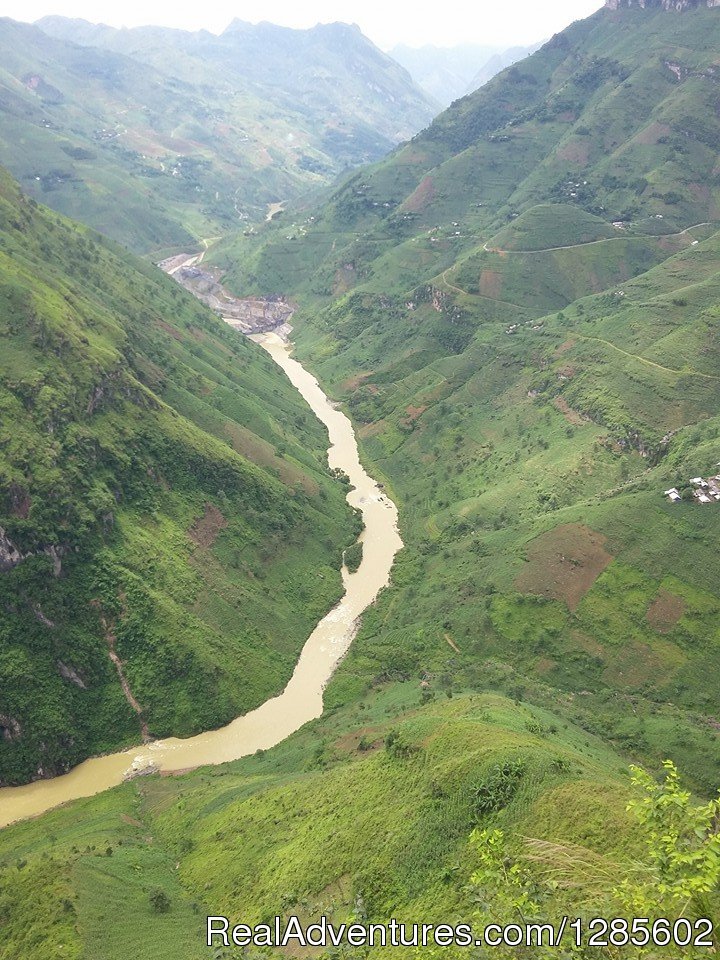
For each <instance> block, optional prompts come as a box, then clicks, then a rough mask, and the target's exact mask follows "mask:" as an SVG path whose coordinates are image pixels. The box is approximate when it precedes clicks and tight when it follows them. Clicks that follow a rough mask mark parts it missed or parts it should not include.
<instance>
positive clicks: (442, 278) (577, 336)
mask: <svg viewBox="0 0 720 960" xmlns="http://www.w3.org/2000/svg"><path fill="white" fill-rule="evenodd" d="M714 223H715V221H712V220H706V221H703V222H702V223H694V224H692V226H690V227H685V229H684V230H679V231H678V232H677V233H666V234H662V235H659V236H658V237H656V238H655V237H650V236H647V237H646V239H658V240H661V239H665V238H667V237H683V236H685V235H686V234H688V233H690V231H691V230H697V229H698V228H699V227H710V226H713V225H714ZM631 237H632V235H628V236H625V237H623V236H618V237H605V238H604V239H602V240H589V241H587V242H586V243H571V244H567V245H565V246H561V247H543V248H541V249H538V250H502V249H500V248H496V247H488V243H489V241H487V242H486V243H484V244H483V250H484V251H485V252H486V253H497V254H503V255H508V254H514V253H521V254H525V255H527V254H531V253H552V252H553V251H555V250H573V249H576V248H577V247H590V246H593V245H595V244H600V243H613V242H616V241H618V240H626V239H630V238H631ZM454 269H455V266H454V265H453V266H451V267H448V268H447V269H446V270H443V272H442V273H441V274H440V282H441V283H442V284H444V285H445V286H446V287H447V288H448V289H449V290H452V291H454V292H455V293H460V294H462V295H463V296H466V297H473V298H477V299H480V300H490V301H492V302H493V303H504V304H506V305H507V306H510V307H518V308H519V304H517V303H512V302H511V301H509V300H499V299H498V298H497V297H487V296H484V295H482V294H473V293H470V292H469V291H467V290H463V289H462V288H461V287H458V286H456V285H455V284H454V283H452V282H451V281H450V280H448V278H447V275H448V273H449V272H450V271H451V270H454ZM572 336H573V337H574V339H576V340H585V341H588V342H591V343H600V344H603V345H604V346H606V347H609V348H610V349H611V350H614V351H616V352H617V353H620V354H622V355H623V356H624V357H628V358H629V359H630V360H635V361H637V362H638V363H641V364H644V365H645V366H648V367H653V368H655V369H656V370H661V371H662V372H663V373H669V374H672V375H673V376H691V377H700V378H701V379H703V380H716V381H720V377H718V376H715V375H714V374H711V373H702V372H701V371H699V370H691V369H688V370H676V369H674V368H672V367H665V366H663V365H662V364H661V363H656V362H655V361H654V360H648V359H647V358H646V357H641V356H640V355H639V354H637V353H630V352H629V351H628V350H623V349H622V347H618V346H617V345H616V344H614V343H612V342H611V341H610V340H604V339H603V338H602V337H588V336H584V335H583V334H580V333H573V335H572Z"/></svg>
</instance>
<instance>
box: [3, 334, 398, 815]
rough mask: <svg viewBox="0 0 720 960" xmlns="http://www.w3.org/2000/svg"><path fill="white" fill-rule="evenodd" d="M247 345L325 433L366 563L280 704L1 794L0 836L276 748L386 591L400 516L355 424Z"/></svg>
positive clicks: (272, 341)
mask: <svg viewBox="0 0 720 960" xmlns="http://www.w3.org/2000/svg"><path fill="white" fill-rule="evenodd" d="M253 339H254V340H255V341H256V342H258V343H260V344H261V346H262V347H263V348H264V349H265V350H266V351H267V352H268V353H269V354H270V356H271V357H272V358H273V360H274V361H275V362H276V363H277V364H278V365H279V366H280V367H282V369H283V370H284V371H285V373H286V374H287V376H288V378H289V379H290V381H291V382H292V384H293V385H294V386H295V387H296V388H297V390H298V391H299V392H300V393H301V394H302V396H303V397H304V398H305V400H306V401H307V403H308V404H309V406H310V407H311V408H312V410H313V412H314V413H315V414H316V416H317V417H318V419H320V420H321V421H322V422H323V423H324V424H325V426H326V427H327V430H328V434H329V440H330V446H329V449H328V460H329V464H330V467H331V468H335V467H340V468H341V469H342V470H344V471H345V473H346V474H347V475H348V476H349V477H350V481H351V484H352V489H351V492H350V493H349V494H348V497H347V499H348V502H349V503H350V504H351V505H352V506H354V507H358V508H359V509H360V510H361V511H362V514H363V519H364V521H365V529H364V531H363V533H362V535H361V537H360V539H361V541H362V543H363V558H362V563H361V564H360V567H359V569H358V570H357V572H356V573H349V572H348V571H347V570H346V569H345V570H343V581H344V585H345V594H344V596H343V598H342V600H340V602H339V603H338V604H337V605H336V606H335V607H334V608H333V609H332V610H331V611H330V612H329V613H328V614H327V615H326V616H325V617H323V619H322V620H321V621H320V622H319V623H318V624H317V626H316V627H315V629H314V630H313V632H312V633H311V634H310V636H309V637H308V639H307V641H306V643H305V646H304V647H303V649H302V652H301V654H300V659H299V660H298V662H297V665H296V667H295V672H294V673H293V675H292V678H291V679H290V681H289V683H288V685H287V686H286V687H285V689H284V690H283V692H282V693H281V694H279V695H278V696H277V697H273V698H272V699H271V700H267V701H266V702H265V703H263V704H262V705H261V706H260V707H258V708H257V709H256V710H252V711H251V712H250V713H247V714H244V715H243V716H241V717H238V718H237V719H236V720H233V721H232V723H230V724H228V726H226V727H223V728H222V729H220V730H213V731H210V732H208V733H201V734H199V735H198V736H196V737H190V738H189V739H187V740H178V739H176V738H169V739H167V740H158V741H155V742H154V743H150V744H147V745H145V746H141V747H135V748H133V749H130V750H125V751H123V752H121V753H114V754H110V755H108V756H105V757H95V758H93V759H90V760H86V761H85V762H84V763H81V764H80V765H79V766H77V767H75V768H74V769H73V770H71V771H70V773H67V774H65V775H63V776H61V777H56V778H55V779H53V780H39V781H37V782H35V783H30V784H27V785H26V786H22V787H5V788H3V789H0V827H4V826H7V825H8V824H9V823H12V822H14V821H16V820H21V819H24V818H26V817H31V816H36V815H37V814H40V813H43V812H45V811H46V810H50V809H51V808H52V807H56V806H58V805H59V804H61V803H65V802H67V801H69V800H75V799H77V798H79V797H89V796H92V795H93V794H96V793H100V792H102V791H103V790H107V789H109V788H110V787H114V786H116V785H117V784H119V783H121V782H122V781H123V779H125V778H126V777H127V776H131V775H133V774H134V773H138V772H140V771H142V770H145V769H148V768H152V769H157V770H164V771H169V772H172V771H179V770H186V769H188V768H192V767H199V766H204V765H207V764H218V763H226V762H227V761H229V760H238V759H239V758H240V757H245V756H248V755H249V754H252V753H255V751H256V750H260V749H263V750H266V749H268V748H269V747H273V746H275V744H277V743H280V741H281V740H284V739H285V738H286V737H288V736H290V734H291V733H294V732H295V731H296V730H298V729H299V728H300V727H301V726H303V724H305V723H307V722H308V721H309V720H314V719H315V718H316V717H319V716H320V715H321V713H322V709H323V690H324V688H325V685H326V683H327V682H328V680H329V679H330V677H331V676H332V674H333V671H334V670H335V667H336V666H337V664H338V663H339V661H340V659H341V658H342V657H343V655H344V654H345V652H346V651H347V649H348V647H349V646H350V644H351V643H352V640H353V637H354V635H355V632H356V629H357V622H358V619H359V617H360V616H361V614H362V613H363V611H364V610H365V609H367V607H368V606H369V605H370V604H371V603H372V602H373V600H374V599H375V598H376V597H377V595H378V593H379V591H380V590H381V589H382V588H383V587H384V586H386V585H387V583H388V581H389V578H390V569H391V567H392V564H393V560H394V557H395V554H396V553H397V552H398V550H400V548H401V547H402V540H401V539H400V535H399V533H398V525H397V520H398V517H397V510H396V508H395V504H394V503H393V502H392V501H391V500H389V499H388V497H387V496H386V495H385V494H384V493H383V491H382V490H381V489H380V488H379V487H378V484H377V483H376V482H375V481H374V480H373V479H372V478H371V477H369V476H368V474H367V473H366V472H365V470H364V468H363V466H362V464H361V463H360V459H359V457H358V449H357V442H356V439H355V433H354V431H353V428H352V424H351V423H350V421H349V420H348V418H347V417H346V416H345V414H344V413H342V412H341V411H340V410H337V409H335V408H334V407H333V405H332V404H331V403H330V401H329V400H328V398H327V397H326V396H325V394H324V393H323V391H322V390H321V389H320V386H319V385H318V382H317V380H316V379H315V377H313V376H312V375H311V374H310V373H308V371H307V370H305V368H304V367H303V366H302V365H301V364H300V363H298V361H297V360H295V359H293V358H292V357H291V355H290V348H289V346H288V345H287V344H286V343H285V342H284V341H283V340H281V339H280V337H278V336H277V335H276V334H273V333H268V334H259V335H257V336H255V337H253Z"/></svg>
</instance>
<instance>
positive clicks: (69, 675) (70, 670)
mask: <svg viewBox="0 0 720 960" xmlns="http://www.w3.org/2000/svg"><path fill="white" fill-rule="evenodd" d="M57 668H58V672H59V673H60V676H61V677H64V679H65V680H69V681H70V683H74V684H75V686H76V687H80V689H81V690H87V687H86V686H85V683H84V681H83V679H82V677H81V676H80V675H79V674H78V672H77V670H76V669H75V668H74V667H69V666H68V665H67V664H66V663H63V662H62V660H58V662H57Z"/></svg>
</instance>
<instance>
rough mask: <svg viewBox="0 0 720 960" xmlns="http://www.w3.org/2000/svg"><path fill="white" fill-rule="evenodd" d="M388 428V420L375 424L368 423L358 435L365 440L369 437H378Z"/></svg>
mask: <svg viewBox="0 0 720 960" xmlns="http://www.w3.org/2000/svg"><path fill="white" fill-rule="evenodd" d="M386 428H387V421H386V420H384V419H383V420H376V421H375V423H366V424H364V425H363V426H362V427H360V429H359V431H358V433H359V434H360V436H361V437H362V438H363V439H367V438H368V437H376V436H377V435H378V434H379V433H382V432H383V430H385V429H386Z"/></svg>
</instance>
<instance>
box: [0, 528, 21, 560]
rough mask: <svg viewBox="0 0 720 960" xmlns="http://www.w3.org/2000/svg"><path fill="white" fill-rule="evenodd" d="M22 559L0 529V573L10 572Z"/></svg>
mask: <svg viewBox="0 0 720 960" xmlns="http://www.w3.org/2000/svg"><path fill="white" fill-rule="evenodd" d="M23 559H24V557H23V555H22V554H21V553H20V551H19V550H18V548H17V547H16V546H15V544H14V543H13V542H12V540H11V539H10V538H9V537H8V536H6V535H5V531H4V530H3V528H2V527H0V571H3V570H12V568H13V567H16V566H17V565H18V564H19V563H20V561H21V560H23Z"/></svg>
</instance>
